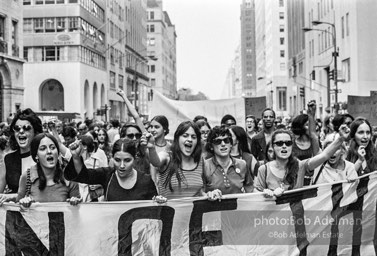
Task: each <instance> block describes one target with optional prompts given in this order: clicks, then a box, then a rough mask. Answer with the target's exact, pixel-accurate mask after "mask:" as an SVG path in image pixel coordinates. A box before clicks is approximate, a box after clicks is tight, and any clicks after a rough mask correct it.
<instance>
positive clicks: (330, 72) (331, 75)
mask: <svg viewBox="0 0 377 256" xmlns="http://www.w3.org/2000/svg"><path fill="white" fill-rule="evenodd" d="M329 79H330V80H334V70H330V71H329Z"/></svg>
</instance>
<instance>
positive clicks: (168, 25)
mask: <svg viewBox="0 0 377 256" xmlns="http://www.w3.org/2000/svg"><path fill="white" fill-rule="evenodd" d="M147 6H148V25H147V32H148V42H147V45H148V54H149V55H150V56H153V57H154V60H153V61H150V62H149V73H148V74H149V78H150V83H151V87H152V88H153V89H156V90H157V91H159V92H161V93H162V94H163V95H165V96H166V97H169V98H171V99H175V98H176V96H177V60H176V38H177V34H176V31H175V26H174V25H173V23H172V22H171V20H170V17H169V15H168V13H167V12H166V11H164V10H163V6H162V1H161V0H148V2H147Z"/></svg>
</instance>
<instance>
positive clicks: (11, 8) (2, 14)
mask: <svg viewBox="0 0 377 256" xmlns="http://www.w3.org/2000/svg"><path fill="white" fill-rule="evenodd" d="M21 9H22V2H21V1H2V2H1V5H0V118H1V120H6V117H8V116H9V114H11V113H15V112H16V111H17V110H18V109H19V108H24V104H23V101H24V98H23V96H24V89H25V87H24V82H23V73H24V72H23V67H22V66H23V63H24V62H25V61H24V59H23V57H22V54H23V52H22V47H23V38H22V25H23V23H22V12H21V11H20V10H21Z"/></svg>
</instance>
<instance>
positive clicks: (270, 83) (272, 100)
mask: <svg viewBox="0 0 377 256" xmlns="http://www.w3.org/2000/svg"><path fill="white" fill-rule="evenodd" d="M268 85H271V90H270V93H271V109H273V108H274V90H273V85H272V81H271V80H270V81H269V82H268V83H267V84H266V86H268Z"/></svg>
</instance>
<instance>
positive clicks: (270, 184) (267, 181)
mask: <svg viewBox="0 0 377 256" xmlns="http://www.w3.org/2000/svg"><path fill="white" fill-rule="evenodd" d="M297 161H298V171H297V179H296V184H295V185H294V186H293V188H294V189H296V188H302V187H303V186H304V176H305V172H307V170H308V169H309V167H308V162H309V159H306V160H304V161H299V160H297ZM270 164H271V162H268V163H266V164H265V165H262V166H261V167H259V171H258V176H257V179H256V181H255V188H256V189H258V190H259V191H263V189H270V190H275V189H276V188H279V187H281V186H283V187H284V189H288V188H289V184H288V183H287V181H286V180H285V177H283V178H280V177H278V176H276V175H275V174H274V173H273V172H272V171H271V166H270ZM261 168H262V169H261Z"/></svg>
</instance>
